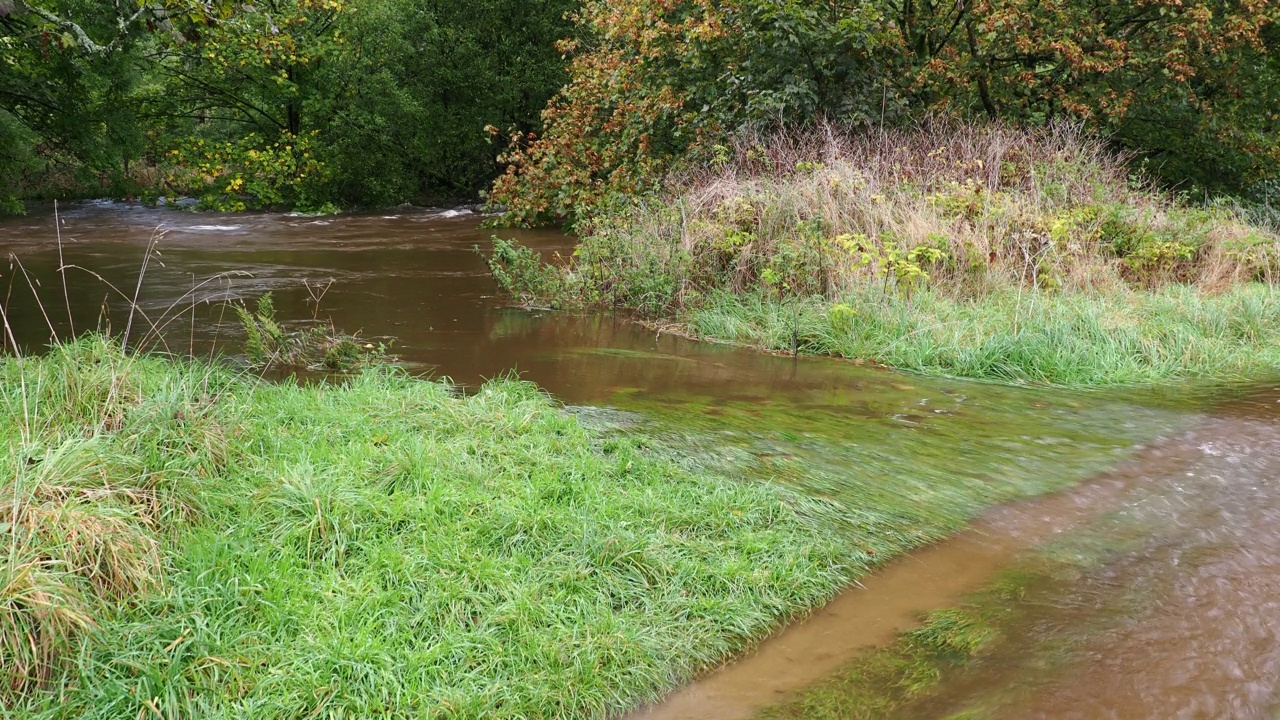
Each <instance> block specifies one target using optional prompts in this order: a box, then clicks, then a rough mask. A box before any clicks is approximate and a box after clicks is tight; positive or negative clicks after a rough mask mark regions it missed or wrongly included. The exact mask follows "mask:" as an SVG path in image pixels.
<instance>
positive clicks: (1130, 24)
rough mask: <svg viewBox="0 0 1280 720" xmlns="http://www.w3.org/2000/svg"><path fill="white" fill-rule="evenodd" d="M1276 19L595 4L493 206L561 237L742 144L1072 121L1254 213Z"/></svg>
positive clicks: (1183, 13) (787, 2) (1188, 6)
mask: <svg viewBox="0 0 1280 720" xmlns="http://www.w3.org/2000/svg"><path fill="white" fill-rule="evenodd" d="M1278 17H1280V6H1277V5H1276V4H1275V3H1272V2H1267V1H1266V0H1227V1H1223V0H1191V1H1184V0H1126V1H1124V2H1115V3H1100V4H1099V3H1088V2H1081V1H1080V0H1064V1H1063V2H1054V3H1042V2H1037V1H1034V0H979V1H977V2H974V1H972V0H955V1H953V2H937V3H934V2H918V1H917V0H875V1H874V2H861V1H859V2H852V1H850V0H822V1H818V2H814V1H803V2H802V1H799V0H727V1H725V2H710V1H709V0H627V1H626V2H617V1H616V0H611V1H609V2H604V1H602V0H590V1H589V2H587V3H586V4H585V6H584V8H583V9H582V10H581V11H580V12H579V13H578V15H577V16H576V18H577V23H578V28H579V35H580V39H579V40H575V41H570V42H566V43H564V44H563V45H562V49H563V50H564V51H565V52H566V53H571V54H572V55H573V59H572V61H571V65H570V70H569V71H570V81H569V84H568V85H567V86H566V87H565V88H564V89H563V90H562V91H561V92H560V93H559V94H558V95H557V96H556V97H555V98H554V99H553V100H552V102H551V103H550V104H549V106H548V108H547V110H546V112H545V113H544V122H545V124H546V129H545V133H544V134H543V135H542V136H540V137H538V138H535V139H533V140H532V142H530V141H529V140H530V139H529V138H528V137H527V136H518V135H513V136H512V138H511V149H510V152H509V153H508V158H507V159H508V160H509V161H510V162H511V168H510V170H509V174H508V175H507V176H505V177H503V178H501V179H500V180H499V182H498V184H497V186H496V188H495V194H494V197H495V199H496V200H498V201H499V202H502V203H506V204H508V205H509V206H510V207H511V208H512V210H513V215H512V219H513V220H514V221H517V222H534V221H540V220H549V219H556V218H565V217H573V216H574V215H575V213H578V212H579V211H581V210H582V209H583V208H585V207H591V206H596V205H599V204H600V203H602V202H604V201H606V200H607V199H608V197H609V196H610V195H611V194H612V193H615V192H624V193H626V192H631V191H634V190H635V189H637V188H639V187H643V186H645V185H646V184H652V183H653V182H654V179H655V178H656V177H657V176H658V175H659V174H661V172H663V171H666V170H669V169H670V168H671V167H672V166H673V165H675V164H678V163H679V162H680V161H681V160H687V159H696V160H707V159H712V160H714V159H715V158H716V157H717V154H718V152H719V148H718V147H717V146H718V145H721V144H722V143H724V139H723V138H724V137H725V134H726V133H729V132H732V131H734V130H736V129H738V128H741V127H742V126H743V125H744V124H751V123H760V122H770V123H773V122H780V123H783V124H793V123H796V122H810V121H813V120H815V119H819V118H826V119H829V120H837V121H842V122H851V123H855V124H870V123H879V122H889V123H901V122H909V121H914V120H918V119H921V118H925V117H936V116H938V115H944V116H960V117H966V116H981V117H987V118H989V119H992V120H1001V121H1007V122H1011V123H1017V124H1033V125H1034V124H1043V123H1046V122H1050V121H1052V120H1054V119H1059V118H1073V119H1076V120H1079V121H1083V122H1086V123H1088V124H1089V125H1090V126H1091V127H1092V128H1094V129H1096V130H1100V131H1104V132H1106V133H1108V134H1109V135H1110V136H1111V137H1112V138H1114V140H1115V141H1116V142H1117V143H1119V144H1120V145H1122V146H1124V147H1126V148H1128V149H1131V150H1133V151H1136V152H1137V153H1138V154H1139V156H1140V157H1141V158H1143V159H1144V160H1146V161H1147V164H1148V166H1149V167H1150V169H1151V170H1152V171H1153V172H1154V173H1156V174H1157V175H1160V176H1163V177H1164V178H1165V179H1167V180H1169V181H1172V182H1175V183H1191V184H1194V185H1196V186H1198V187H1203V188H1205V189H1207V190H1212V191H1229V192H1236V193H1249V192H1254V193H1263V192H1265V189H1266V188H1267V187H1268V181H1269V180H1270V181H1271V182H1274V178H1275V177H1276V170H1277V167H1280V142H1278V141H1277V138H1278V137H1280V115H1277V114H1276V110H1275V109H1276V108H1277V107H1280V83H1277V79H1280V56H1277V54H1276V50H1275V49H1276V46H1277V38H1278V34H1280V30H1278V29H1277V27H1276V20H1277V18H1278Z"/></svg>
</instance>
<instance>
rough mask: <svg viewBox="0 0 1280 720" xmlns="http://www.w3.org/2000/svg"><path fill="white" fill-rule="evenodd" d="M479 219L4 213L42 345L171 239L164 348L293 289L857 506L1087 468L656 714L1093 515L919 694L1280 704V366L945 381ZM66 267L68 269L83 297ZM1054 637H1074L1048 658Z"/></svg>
mask: <svg viewBox="0 0 1280 720" xmlns="http://www.w3.org/2000/svg"><path fill="white" fill-rule="evenodd" d="M479 222H480V218H479V217H478V216H475V215H473V214H470V213H467V212H465V211H443V212H437V211H425V210H410V209H405V210H403V211H394V212H387V213H383V214H379V215H364V216H342V217H333V218H329V217H325V218H314V217H298V216H287V215H234V216H220V215H211V214H194V213H181V212H174V211H167V210H163V209H147V208H141V207H137V206H125V205H119V204H110V203H89V204H82V205H76V206H71V207H67V208H63V211H62V213H61V216H60V223H59V224H58V225H57V226H55V223H54V219H53V214H52V211H51V209H48V210H45V211H41V212H37V213H33V214H32V215H30V216H28V217H25V218H16V219H8V220H4V221H0V252H2V253H3V254H5V255H6V256H9V257H10V258H11V259H10V261H9V268H8V270H7V271H6V272H5V273H4V275H3V282H4V286H3V287H0V292H3V293H6V300H5V305H4V306H5V307H6V308H7V316H8V320H9V322H10V325H11V327H12V331H13V335H14V336H16V337H17V339H18V342H19V344H21V345H24V346H26V347H28V348H31V347H35V346H38V345H40V344H41V343H43V342H45V341H46V340H47V339H48V337H49V334H50V331H49V327H50V325H52V326H53V328H54V331H55V332H58V333H63V334H65V333H69V332H71V330H72V328H73V326H74V329H75V330H77V331H81V330H84V329H87V328H93V327H97V326H101V325H102V324H104V323H110V325H111V327H112V328H113V329H114V330H116V331H120V330H121V329H122V328H124V327H126V326H128V325H129V324H130V318H129V314H130V313H129V311H128V306H129V299H131V298H132V296H133V294H134V292H135V288H136V287H138V273H139V269H140V267H141V266H142V262H143V258H144V257H146V256H147V253H148V248H149V247H151V245H152V241H153V238H154V251H153V252H152V254H151V259H150V260H149V261H148V263H147V270H146V277H145V279H144V281H143V282H142V284H141V289H140V290H139V291H138V292H139V295H138V297H139V307H140V309H141V310H142V312H143V313H145V318H143V317H141V316H135V317H134V318H133V327H132V328H131V334H132V335H133V336H134V338H136V340H141V339H142V338H143V337H144V336H146V335H148V334H150V335H152V340H154V338H155V336H156V333H150V329H151V328H152V327H157V328H159V327H163V333H162V335H163V338H164V340H163V343H161V342H159V341H154V344H157V345H161V346H163V345H167V346H168V347H169V349H171V350H172V351H174V352H180V353H186V352H192V351H193V352H197V353H203V352H207V351H208V350H209V349H210V348H211V347H212V346H214V345H215V344H216V345H218V346H219V347H221V348H223V349H224V350H228V351H230V352H235V348H236V347H238V345H237V343H239V342H240V340H241V338H240V336H239V334H238V329H237V328H236V326H235V323H234V322H232V320H231V318H230V315H229V313H228V312H227V306H226V301H228V300H233V301H234V300H239V299H251V298H255V297H257V296H259V295H261V294H262V293H264V292H267V291H270V292H272V293H273V295H274V297H275V304H276V308H277V311H278V314H279V316H280V317H281V318H285V319H295V318H296V319H309V318H313V317H314V318H317V319H330V320H332V322H333V323H334V325H335V326H337V327H339V328H342V329H344V330H348V331H353V330H359V331H361V333H362V334H363V335H365V336H367V337H370V338H378V337H384V336H385V337H394V338H395V339H396V340H395V346H394V351H395V352H396V353H397V354H398V355H399V357H400V358H401V359H402V360H403V361H404V362H405V363H406V364H407V365H408V366H409V367H410V368H412V369H414V370H416V371H419V372H422V373H424V374H432V375H436V376H447V377H449V378H452V379H453V380H454V381H456V382H459V383H462V384H466V385H475V384H478V383H481V382H483V381H484V379H486V378H490V377H494V376H497V375H499V374H502V373H506V372H511V371H516V372H519V373H520V374H521V375H522V376H523V377H525V378H526V379H528V380H531V381H534V382H536V383H538V384H539V385H541V386H542V387H544V388H546V389H547V390H548V391H550V392H551V393H553V394H555V395H556V396H557V397H559V398H561V399H562V400H563V401H564V402H565V403H566V404H568V405H570V406H593V407H601V408H612V409H616V410H622V411H627V413H629V414H634V416H636V417H640V418H643V419H644V422H648V423H652V424H654V425H655V426H657V427H658V428H659V429H661V428H664V427H665V428H667V429H668V430H670V431H671V432H680V433H694V434H696V435H697V436H698V437H701V438H703V440H702V442H703V443H704V444H705V445H706V446H707V448H708V452H709V453H712V454H714V453H724V454H726V456H727V457H728V456H732V458H742V457H747V458H751V459H752V460H753V461H754V462H757V465H761V466H763V467H766V468H774V469H776V470H777V475H778V480H777V481H780V482H794V483H796V484H798V485H800V486H801V487H803V488H804V489H805V490H806V491H807V492H810V493H812V494H814V495H816V496H818V497H823V498H830V499H831V502H832V503H833V506H834V507H842V508H845V509H846V510H848V511H849V512H851V513H856V508H854V507H852V506H848V505H840V502H841V501H840V498H841V496H842V493H845V492H846V491H847V489H848V488H849V487H851V486H855V485H856V486H858V488H860V492H864V493H865V492H880V493H895V494H898V495H907V496H910V495H912V494H917V493H925V492H931V491H933V488H935V487H938V486H940V485H941V484H940V483H937V482H935V481H937V480H939V479H941V478H946V479H947V481H948V482H949V483H952V484H954V483H955V482H957V481H963V482H972V483H983V484H988V485H990V486H991V487H992V493H993V494H992V497H996V496H999V497H1006V496H1008V493H1007V492H1006V493H1005V494H1003V495H1001V494H1000V493H1001V492H1004V491H1002V490H1001V488H1002V487H1005V485H1004V484H1006V483H1007V484H1015V483H1016V484H1019V486H1021V487H1026V488H1028V490H1029V491H1031V492H1042V491H1053V490H1058V489H1060V488H1063V487H1067V486H1072V485H1073V484H1074V483H1077V482H1079V483H1080V484H1078V485H1074V486H1073V487H1072V489H1069V490H1065V491H1060V492H1057V493H1055V494H1051V495H1048V496H1046V497H1043V498H1040V499H1034V500H1024V501H1021V502H1013V503H1008V504H1004V505H1001V506H999V507H997V508H996V509H995V510H991V511H989V512H987V513H985V514H984V515H983V516H982V517H981V518H980V519H979V520H977V521H976V522H975V523H974V524H972V525H971V526H970V527H969V529H967V530H965V531H964V532H962V533H960V534H959V535H956V536H954V537H952V538H951V539H949V540H944V541H942V542H940V543H937V544H935V545H932V546H931V547H928V548H926V549H924V550H922V551H920V552H918V553H916V554H914V555H912V556H909V557H906V558H902V559H899V560H897V561H894V562H892V563H889V564H888V565H887V566H885V567H883V568H881V569H880V570H879V571H878V572H876V573H874V574H872V575H871V576H869V577H867V578H866V579H864V580H863V581H862V582H861V584H860V585H858V586H855V587H852V588H850V589H849V590H848V591H846V592H845V593H843V594H842V595H840V596H839V597H837V598H836V599H835V601H833V602H832V603H831V604H830V605H828V606H827V607H825V608H823V609H821V610H819V611H817V612H816V613H814V615H813V616H811V617H810V618H808V619H807V620H804V621H801V622H798V623H796V624H794V625H792V626H790V627H788V628H785V629H782V630H780V631H779V632H778V633H777V634H776V635H775V636H774V637H772V638H770V639H768V640H766V641H765V642H764V643H763V644H762V645H761V646H760V648H759V649H758V650H757V651H756V652H754V653H752V654H750V655H748V656H746V657H744V658H741V659H739V660H737V661H735V662H732V663H730V664H728V665H726V666H724V667H722V668H720V669H718V670H714V671H712V672H710V673H708V674H707V675H706V676H705V677H704V678H702V679H701V680H699V681H696V682H695V683H693V684H691V685H689V686H688V687H686V688H684V689H682V690H680V691H677V692H676V693H674V694H673V695H672V696H671V697H669V698H668V699H667V700H666V701H664V702H662V703H660V704H656V705H654V706H652V707H649V708H644V709H642V710H640V711H638V712H636V713H634V714H633V717H635V718H749V717H753V716H754V715H755V714H756V713H758V712H759V711H761V710H763V709H765V708H767V707H768V706H770V705H771V704H773V703H776V702H779V701H782V700H786V699H787V698H789V697H791V696H793V695H794V694H796V693H798V692H802V691H803V689H804V688H805V687H806V686H807V685H809V684H811V683H814V682H817V681H820V680H821V679H822V678H823V677H825V676H827V675H829V674H831V673H833V672H835V671H837V669H838V668H839V667H840V666H841V665H842V664H843V663H845V662H846V661H848V660H849V659H850V658H853V657H855V656H856V655H858V654H859V653H861V652H864V651H865V649H866V648H867V647H868V646H874V645H884V644H886V643H888V642H889V641H891V640H892V639H893V637H894V635H895V633H897V632H898V631H901V630H903V629H905V628H908V627H910V626H911V625H912V624H913V623H915V622H916V621H917V620H918V618H919V616H920V613H922V612H925V611H928V610H932V609H936V608H941V607H946V606H947V605H949V604H951V603H954V602H955V601H956V600H957V599H958V598H960V597H961V596H962V595H963V594H965V593H967V592H971V591H973V590H975V589H977V588H979V587H981V586H982V585H984V584H985V583H987V582H989V581H990V579H991V578H992V576H993V575H994V574H995V573H996V571H997V570H999V569H1000V568H1001V567H1003V566H1006V565H1008V564H1009V563H1010V562H1013V561H1014V560H1015V558H1017V557H1018V556H1020V555H1021V554H1023V553H1026V552H1029V551H1032V550H1034V549H1035V548H1037V547H1039V546H1042V545H1043V544H1044V543H1046V542H1051V541H1053V540H1055V538H1059V537H1061V536H1064V535H1069V534H1071V533H1073V532H1075V531H1076V530H1077V529H1080V528H1085V529H1087V532H1088V533H1089V535H1090V537H1093V538H1101V539H1102V541H1106V540H1107V539H1108V538H1114V540H1115V542H1114V545H1115V547H1116V549H1115V550H1114V551H1113V552H1111V553H1109V554H1108V555H1107V556H1106V559H1105V561H1102V562H1098V563H1095V564H1094V565H1093V566H1091V567H1090V569H1089V570H1088V571H1087V572H1084V573H1082V574H1081V575H1080V577H1079V578H1078V581H1077V582H1074V583H1072V584H1070V585H1069V586H1066V587H1062V588H1056V589H1055V591H1054V593H1052V594H1051V595H1050V596H1047V597H1041V598H1038V599H1037V600H1036V605H1035V607H1034V608H1032V609H1031V610H1029V611H1028V612H1025V613H1023V614H1022V615H1020V616H1019V617H1021V618H1023V619H1022V620H1020V623H1021V624H1020V626H1019V627H1018V628H1017V632H1016V633H1015V634H1014V635H1015V636H1014V637H1013V638H1012V639H1011V640H1010V641H1009V642H1006V643H1004V644H1003V645H1002V646H1001V647H1000V648H999V649H998V650H997V651H995V652H993V653H991V654H990V655H989V656H986V657H984V658H982V659H981V660H980V661H979V662H976V663H974V664H973V665H972V666H971V667H967V668H965V669H964V670H963V672H958V673H955V674H953V675H951V676H948V677H946V678H944V679H943V681H942V682H941V683H939V685H938V688H937V690H936V691H935V692H933V693H931V694H930V695H929V697H927V698H925V699H923V700H921V701H918V702H915V703H912V704H911V705H910V706H909V707H907V708H904V709H903V711H902V716H903V717H912V718H947V717H953V716H957V714H958V713H970V714H967V715H962V716H963V717H1000V718H1175V717H1177V718H1182V717H1185V718H1273V717H1276V715H1275V711H1276V707H1277V694H1276V691H1277V688H1278V687H1280V391H1277V390H1276V389H1275V388H1274V387H1252V388H1231V389H1219V390H1215V391H1207V390H1203V389H1200V390H1197V389H1194V388H1163V389H1160V390H1159V391H1158V392H1157V391H1150V392H1126V393H1068V392H1061V391H1047V390H1044V389H1033V388H1014V387H1007V386H999V385H989V384H980V383H963V382H956V381H944V380H931V379H922V378H917V377H911V376H904V375H899V374H895V373H891V372H887V371H883V370H877V369H871V368H864V367H858V366H855V365H853V364H851V363H846V362H837V361H831V360H820V359H804V358H801V359H799V360H794V359H790V358H781V357H776V356H771V355H765V354H760V353H755V352H751V351H749V350H744V349H739V348H730V347H725V346H718V345H712V344H699V343H693V342H689V341H687V340H684V339H681V338H678V337H673V336H669V335H661V334H657V333H655V332H653V331H651V330H646V329H643V328H641V327H639V326H638V325H635V324H632V323H629V322H627V321H625V320H623V319H618V318H612V317H608V316H588V317H577V316H571V315H566V314H559V313H550V312H543V313H539V312H525V311H518V310H513V309H510V308H507V307H506V306H505V305H504V300H503V298H502V297H501V296H500V295H499V293H498V290H497V288H496V287H495V286H494V284H493V282H492V281H491V279H490V278H489V276H488V273H487V270H486V268H485V264H484V260H483V258H482V257H481V255H480V254H479V253H477V252H476V248H477V247H479V248H481V249H482V250H483V249H487V248H488V246H489V240H490V236H491V234H492V232H491V231H488V230H483V229H480V228H479ZM157 233H158V234H157ZM59 234H60V236H61V240H62V242H61V247H59V243H58V241H57V239H58V236H59ZM502 234H503V235H504V236H506V237H513V236H514V237H519V238H520V239H521V240H522V241H523V242H526V243H528V244H530V245H533V246H535V247H538V248H540V249H542V250H544V251H546V252H548V253H554V252H556V251H568V250H569V249H570V248H571V244H570V240H569V239H568V238H566V237H564V236H563V235H560V234H558V233H553V232H522V233H520V232H512V231H503V232H502ZM60 264H61V265H66V266H69V267H70V269H68V270H67V271H66V280H67V287H66V293H65V296H64V291H63V285H62V281H61V277H60V276H59V274H58V272H57V268H58V267H59V266H60ZM27 278H30V279H29V280H28V279H27ZM112 286H114V288H115V289H112ZM33 288H34V290H35V292H34V293H33ZM36 295H38V296H39V298H40V300H41V302H40V303H39V304H37V303H36V301H35V299H34V298H35V296H36ZM193 298H194V299H195V300H196V301H197V302H196V303H195V305H194V306H193V305H192V304H191V303H190V302H189V301H190V300H191V299H193ZM317 298H319V302H318V304H317V302H316V299H317ZM68 309H69V311H70V322H69V321H68ZM957 479H958V480H957ZM1081 481H1083V482H1081ZM960 510H964V508H960ZM974 512H976V510H975V511H974ZM1046 647H1053V648H1056V649H1057V650H1056V651H1055V652H1056V654H1054V656H1053V658H1054V659H1053V661H1051V662H1050V661H1046V660H1045V653H1044V648H1046ZM1063 648H1067V650H1063Z"/></svg>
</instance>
